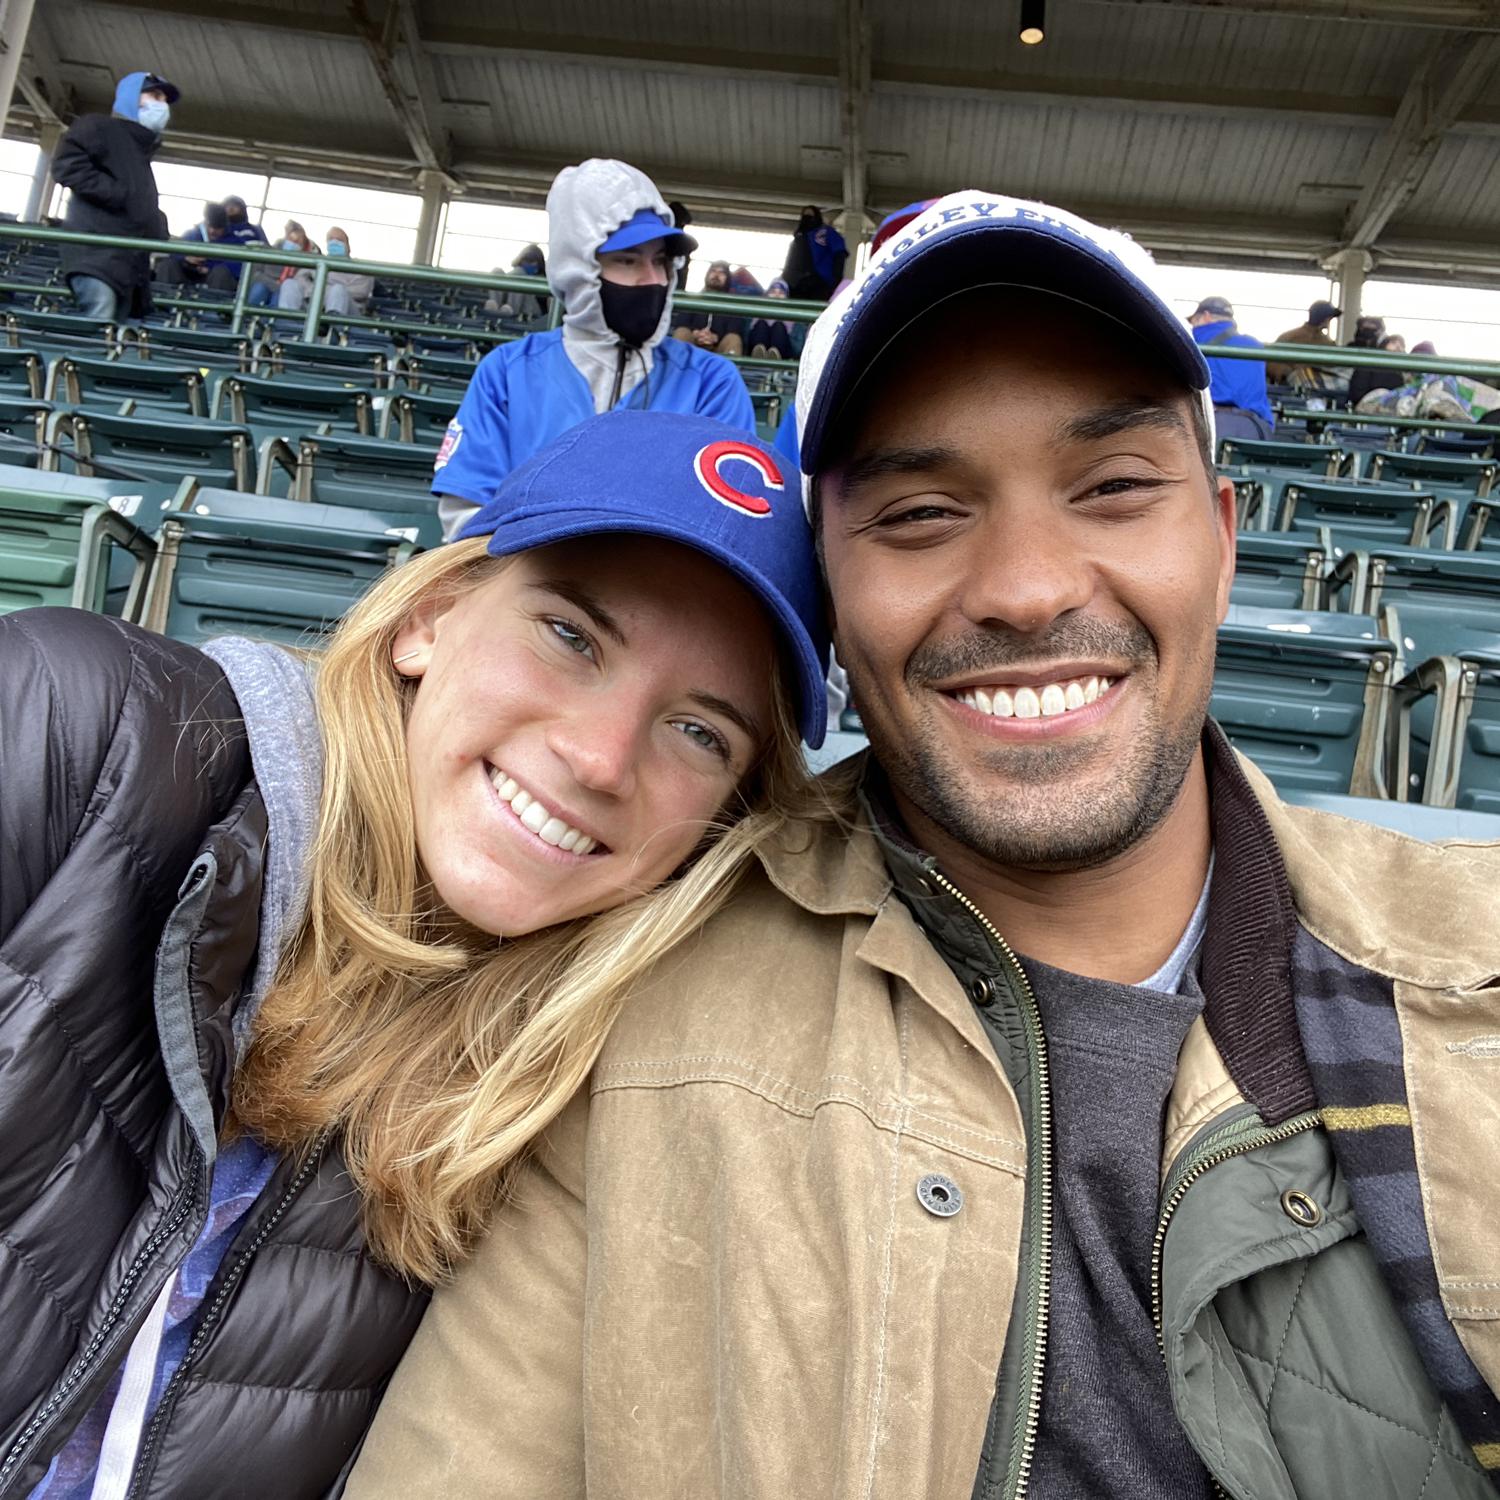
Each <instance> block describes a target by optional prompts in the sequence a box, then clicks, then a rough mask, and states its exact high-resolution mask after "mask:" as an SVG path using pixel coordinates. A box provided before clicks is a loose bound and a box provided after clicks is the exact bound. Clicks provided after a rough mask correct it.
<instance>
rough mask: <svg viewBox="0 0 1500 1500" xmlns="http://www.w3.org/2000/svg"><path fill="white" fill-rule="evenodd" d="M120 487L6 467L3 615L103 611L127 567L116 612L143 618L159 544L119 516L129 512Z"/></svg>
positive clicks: (1, 477) (1, 509) (0, 543)
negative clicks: (48, 607) (47, 609)
mask: <svg viewBox="0 0 1500 1500" xmlns="http://www.w3.org/2000/svg"><path fill="white" fill-rule="evenodd" d="M118 488H119V487H118V485H116V484H114V482H113V481H111V480H104V479H80V478H78V477H77V476H75V475H72V474H53V473H47V472H44V471H39V470H36V469H23V468H17V467H15V466H13V465H0V612H7V611H9V610H13V609H26V608H29V607H31V606H33V605H39V604H66V605H72V606H73V607H74V608H76V609H91V610H95V611H102V610H104V609H105V608H106V605H107V604H108V603H109V599H110V594H111V577H112V571H115V572H118V571H119V570H118V569H113V565H114V564H116V563H120V564H123V576H122V577H121V578H120V581H119V589H118V593H119V594H120V597H119V598H118V599H117V604H116V608H115V609H114V610H112V611H111V612H112V613H119V614H122V615H123V616H124V617H125V618H126V619H129V620H134V619H138V618H139V615H140V610H141V607H142V604H143V603H144V594H145V585H146V580H147V577H148V575H149V573H150V568H151V561H152V558H153V556H154V555H155V551H156V543H155V542H154V541H153V539H152V538H151V536H150V535H149V534H148V533H146V532H145V531H143V530H142V529H141V528H140V527H139V526H138V525H137V524H136V523H135V522H134V521H132V520H129V519H127V518H126V516H124V515H122V514H119V513H118V512H119V511H120V510H123V509H126V508H127V507H126V506H124V505H121V503H120V498H121V497H120V496H118V495H117V494H116V493H115V491H116V490H117V489H118ZM133 498H137V499H138V498H139V497H133Z"/></svg>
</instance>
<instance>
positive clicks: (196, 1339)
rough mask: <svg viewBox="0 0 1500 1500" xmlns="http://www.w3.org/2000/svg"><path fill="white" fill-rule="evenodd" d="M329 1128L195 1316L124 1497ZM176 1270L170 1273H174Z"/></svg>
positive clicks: (146, 1465) (137, 1481)
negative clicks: (208, 1300) (229, 1302)
mask: <svg viewBox="0 0 1500 1500" xmlns="http://www.w3.org/2000/svg"><path fill="white" fill-rule="evenodd" d="M332 1134H333V1132H332V1130H331V1129H330V1130H325V1131H324V1132H323V1133H322V1134H321V1135H320V1136H319V1137H318V1138H317V1140H316V1141H315V1142H314V1143H313V1149H312V1150H311V1151H310V1152H309V1153H308V1157H307V1160H306V1161H305V1162H303V1164H302V1165H301V1167H299V1168H298V1170H297V1174H296V1176H295V1177H293V1178H292V1180H291V1181H290V1182H289V1183H287V1185H286V1188H285V1190H284V1191H283V1192H282V1194H281V1197H280V1198H279V1199H277V1201H276V1207H275V1208H274V1209H272V1211H271V1212H270V1213H269V1214H268V1215H267V1216H266V1219H265V1221H264V1222H263V1223H262V1224H261V1226H260V1228H259V1229H257V1230H256V1231H255V1237H254V1239H252V1240H251V1241H250V1243H249V1244H248V1245H246V1246H245V1248H244V1249H243V1250H242V1251H240V1253H239V1255H237V1256H236V1257H235V1261H234V1264H233V1266H231V1267H230V1269H229V1273H228V1275H226V1276H225V1277H224V1278H223V1280H222V1281H221V1282H220V1283H219V1289H218V1291H217V1292H215V1293H214V1299H213V1301H212V1302H211V1303H210V1304H209V1305H208V1307H206V1308H205V1309H204V1310H203V1313H202V1316H201V1317H200V1318H199V1319H198V1326H197V1328H195V1329H194V1330H193V1337H192V1340H191V1341H190V1342H189V1344H188V1346H187V1350H186V1352H185V1353H184V1354H183V1356H182V1363H181V1364H180V1365H178V1366H177V1368H176V1369H175V1370H174V1371H173V1372H172V1378H171V1379H170V1380H169V1381H168V1382H167V1388H166V1389H165V1390H164V1391H163V1392H162V1393H161V1399H160V1400H159V1401H158V1402H157V1403H156V1413H155V1415H154V1416H153V1417H152V1418H151V1424H150V1426H149V1427H147V1429H146V1431H145V1433H144V1434H143V1435H142V1437H141V1446H140V1451H139V1452H138V1453H137V1454H136V1460H135V1475H134V1477H133V1478H132V1479H131V1481H130V1488H129V1489H128V1490H127V1491H126V1493H125V1500H137V1497H138V1496H139V1495H140V1494H141V1493H142V1490H141V1485H142V1482H143V1481H144V1480H145V1478H146V1476H147V1474H148V1473H149V1472H150V1470H151V1469H152V1467H154V1465H155V1461H156V1445H157V1442H158V1440H159V1439H160V1437H161V1433H162V1429H163V1428H164V1427H165V1425H166V1421H167V1418H168V1417H169V1416H170V1415H171V1413H172V1410H173V1408H175V1407H176V1405H177V1399H178V1397H179V1396H180V1394H181V1392H182V1384H183V1381H184V1380H185V1378H186V1377H187V1373H188V1371H189V1370H190V1369H191V1368H192V1364H193V1361H194V1360H195V1359H196V1358H197V1357H198V1354H199V1353H200V1352H201V1350H202V1348H203V1345H204V1344H205V1343H206V1342H207V1340H208V1336H209V1334H210V1333H212V1332H213V1329H214V1325H215V1324H216V1323H217V1322H218V1320H219V1318H220V1316H221V1315H222V1314H223V1311H224V1306H225V1304H226V1303H227V1302H228V1301H229V1298H230V1296H231V1294H232V1293H233V1292H234V1289H235V1288H236V1287H237V1286H238V1285H239V1284H240V1281H241V1280H242V1279H243V1277H244V1275H245V1272H246V1270H247V1269H248V1268H249V1265H250V1262H251V1261H252V1260H253V1259H254V1258H255V1256H256V1254H257V1252H258V1251H259V1250H260V1247H261V1246H262V1245H264V1244H265V1242H266V1240H267V1239H268V1238H269V1237H270V1234H271V1231H272V1230H273V1229H274V1228H275V1227H276V1225H277V1223H278V1222H279V1221H280V1219H281V1216H282V1214H284V1213H285V1212H286V1211H287V1209H288V1208H289V1207H290V1206H291V1204H292V1201H293V1200H294V1199H295V1198H296V1197H297V1195H298V1194H299V1193H300V1192H301V1191H302V1189H303V1187H304V1186H305V1185H306V1183H307V1179H308V1178H309V1177H310V1176H311V1175H312V1174H313V1172H314V1171H316V1170H317V1166H318V1163H319V1162H320V1161H322V1159H323V1152H324V1151H325V1149H326V1148H327V1145H328V1140H329V1137H330V1136H331V1135H332ZM175 1274H176V1272H175V1271H174V1272H173V1275H175Z"/></svg>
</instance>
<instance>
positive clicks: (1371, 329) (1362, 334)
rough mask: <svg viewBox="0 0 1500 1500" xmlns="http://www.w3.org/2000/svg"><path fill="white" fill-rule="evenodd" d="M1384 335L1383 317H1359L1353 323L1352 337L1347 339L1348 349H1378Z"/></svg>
mask: <svg viewBox="0 0 1500 1500" xmlns="http://www.w3.org/2000/svg"><path fill="white" fill-rule="evenodd" d="M1384 337H1385V319H1384V318H1360V319H1358V321H1356V323H1355V325H1354V337H1353V338H1352V339H1350V340H1349V343H1348V344H1347V346H1346V347H1347V348H1350V349H1378V348H1379V347H1380V341H1381V339H1383V338H1384Z"/></svg>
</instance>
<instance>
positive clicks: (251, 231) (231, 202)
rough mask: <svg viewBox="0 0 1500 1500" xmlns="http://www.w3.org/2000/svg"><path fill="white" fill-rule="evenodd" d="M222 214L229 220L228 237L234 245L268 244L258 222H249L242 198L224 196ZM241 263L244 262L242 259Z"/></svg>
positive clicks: (248, 215)
mask: <svg viewBox="0 0 1500 1500" xmlns="http://www.w3.org/2000/svg"><path fill="white" fill-rule="evenodd" d="M224 216H225V218H226V219H227V220H228V221H229V234H228V236H227V237H228V238H229V239H231V240H233V241H234V243H235V244H236V245H268V244H269V243H270V241H269V240H267V239H266V232H265V230H264V229H262V228H261V227H260V225H259V224H252V223H251V222H250V210H249V209H248V208H246V207H245V200H244V199H243V198H226V199H225V200H224ZM241 264H242V265H243V264H244V262H243V261H242V262H241Z"/></svg>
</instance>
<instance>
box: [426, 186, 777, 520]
mask: <svg viewBox="0 0 1500 1500" xmlns="http://www.w3.org/2000/svg"><path fill="white" fill-rule="evenodd" d="M547 226H548V245H547V282H548V285H549V286H550V287H551V289H552V292H553V295H554V296H555V297H557V298H558V299H560V300H561V302H562V306H563V321H562V327H561V328H553V329H549V330H547V331H546V332H545V333H530V334H527V335H526V337H525V338H522V339H518V340H516V341H515V342H514V343H510V344H502V345H500V346H499V347H498V348H496V349H492V350H491V351H490V352H489V353H488V354H487V355H485V357H484V358H483V359H482V360H480V362H479V367H478V369H477V370H476V371H475V372H474V377H473V379H472V380H470V382H469V388H468V390H467V391H466V392H465V393H464V399H463V402H462V404H461V405H460V406H459V409H458V413H457V415H456V416H455V417H454V418H453V420H452V421H451V422H450V423H449V424H448V431H447V433H446V434H445V435H444V438H443V442H442V445H441V446H440V447H439V449H438V455H437V462H436V464H435V466H434V468H433V476H432V491H433V494H434V495H436V496H437V497H438V512H439V514H440V515H441V516H442V518H443V533H444V535H445V536H447V537H452V536H453V535H454V533H455V532H456V531H457V530H458V528H459V527H460V526H461V525H462V524H463V522H464V519H465V518H466V517H467V516H468V515H470V514H472V512H473V511H475V510H476V509H478V508H479V507H480V506H482V505H487V504H488V503H489V501H490V499H491V497H492V496H493V495H494V493H495V490H496V489H497V488H498V487H499V485H500V482H501V481H502V480H503V479H504V478H505V476H506V475H507V474H508V473H510V471H511V470H512V469H513V468H515V467H516V466H517V465H518V464H521V463H523V462H524V461H525V460H526V459H527V458H529V457H530V456H531V455H532V454H533V453H535V452H536V450H537V449H538V448H540V447H543V446H544V445H545V444H547V443H549V442H550V441H551V440H552V439H553V438H555V437H558V436H559V435H560V434H562V433H564V432H567V431H568V430H569V429H571V428H573V427H576V426H577V425H578V424H579V423H580V422H582V421H584V420H585V419H586V418H588V417H591V416H594V415H595V414H597V413H602V412H607V411H613V410H615V409H616V408H620V407H625V408H628V409H630V410H632V411H663V412H688V413H692V414H694V415H697V416H702V417H714V418H717V419H718V420H719V421H721V422H728V423H729V424H730V426H732V427H738V428H739V429H741V430H742V431H744V432H746V433H753V432H754V431H755V413H754V410H753V408H752V407H751V404H750V393H749V391H748V390H746V389H745V382H744V381H743V380H742V379H741V378H740V373H739V371H738V370H737V369H735V367H734V366H733V365H732V364H730V363H729V361H728V360H725V359H715V358H714V356H713V355H712V354H710V353H709V352H708V351H707V350H706V349H700V348H698V347H697V346H696V345H694V344H687V343H683V342H682V341H681V340H678V339H672V338H668V337H667V333H668V330H669V329H670V328H671V326H672V290H673V283H674V282H675V279H676V268H677V262H678V261H679V260H680V259H681V257H682V256H684V255H687V254H689V253H691V251H693V250H694V249H696V248H697V242H696V241H695V240H694V239H692V238H691V236H689V235H686V234H683V233H682V232H681V230H679V229H678V228H677V227H676V225H675V224H674V223H673V221H672V215H671V210H670V209H668V207H667V205H666V202H665V200H664V199H663V198H662V196H661V194H660V193H659V192H658V191H657V189H656V184H655V183H654V182H652V181H651V179H650V178H649V177H647V176H646V174H645V173H644V172H640V171H637V170H636V168H634V167H632V166H630V165H628V164H627V163H625V162H622V161H610V160H607V159H602V158H594V159H592V160H589V161H586V162H583V163H581V164H580V165H579V166H576V167H564V168H563V170H562V171H561V172H559V173H558V174H557V177H556V178H555V179H554V181H553V183H552V188H551V191H550V192H549V193H548V194H547Z"/></svg>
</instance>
